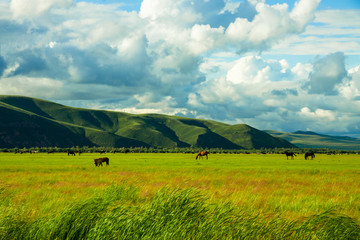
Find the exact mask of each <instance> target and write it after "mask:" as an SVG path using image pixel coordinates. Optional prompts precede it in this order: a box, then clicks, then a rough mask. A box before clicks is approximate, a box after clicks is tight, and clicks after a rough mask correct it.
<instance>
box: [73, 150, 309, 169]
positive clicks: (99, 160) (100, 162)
mask: <svg viewBox="0 0 360 240" xmlns="http://www.w3.org/2000/svg"><path fill="white" fill-rule="evenodd" d="M76 153H78V154H79V156H80V154H81V151H77V152H74V151H68V152H67V154H68V156H75V155H76ZM104 153H105V151H101V152H100V154H104ZM209 154H210V153H209V152H208V151H201V152H199V153H198V154H197V155H196V157H195V159H196V160H197V159H200V158H201V159H203V157H206V159H208V155H209ZM284 154H285V155H286V159H287V160H289V157H290V159H294V156H297V155H296V153H294V152H289V151H285V152H284ZM314 158H315V153H314V152H306V153H305V160H310V159H311V160H312V159H314ZM103 163H106V165H107V166H108V165H109V158H107V157H102V158H96V159H94V164H95V167H100V166H103Z"/></svg>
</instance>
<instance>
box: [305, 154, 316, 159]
mask: <svg viewBox="0 0 360 240" xmlns="http://www.w3.org/2000/svg"><path fill="white" fill-rule="evenodd" d="M310 157H311V160H313V159H314V158H315V153H313V152H307V153H305V160H308V159H309V158H310Z"/></svg>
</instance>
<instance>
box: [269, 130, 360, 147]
mask: <svg viewBox="0 0 360 240" xmlns="http://www.w3.org/2000/svg"><path fill="white" fill-rule="evenodd" d="M265 132H267V133H269V134H271V135H273V136H276V137H281V138H283V139H286V140H287V141H289V142H291V143H292V144H294V145H296V146H297V147H300V148H330V149H343V150H360V139H358V138H351V137H339V136H329V135H323V134H318V133H315V132H310V131H297V132H294V133H287V132H279V131H274V130H265Z"/></svg>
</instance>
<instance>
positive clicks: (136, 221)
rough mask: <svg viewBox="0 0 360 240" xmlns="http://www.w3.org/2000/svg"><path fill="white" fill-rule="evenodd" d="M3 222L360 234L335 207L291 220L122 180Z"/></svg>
mask: <svg viewBox="0 0 360 240" xmlns="http://www.w3.org/2000/svg"><path fill="white" fill-rule="evenodd" d="M144 201H145V202H146V203H145V204H144ZM0 226H1V228H0V239H39V240H41V239H69V240H70V239H74V240H75V239H359V238H360V225H359V222H358V221H356V220H355V219H353V218H350V217H347V216H344V215H338V214H335V213H333V212H331V211H329V212H324V213H322V214H318V215H313V216H310V217H307V218H304V219H299V220H289V219H286V218H282V217H281V215H277V216H267V217H266V216H261V215H257V214H254V213H252V212H248V211H246V210H245V209H242V208H241V207H236V206H234V205H233V204H231V203H226V202H223V203H214V202H211V201H209V200H208V199H207V198H206V197H204V196H203V195H202V194H201V193H200V192H199V191H198V190H194V189H186V190H179V189H175V190H174V189H168V188H163V189H161V190H160V191H158V193H157V194H156V195H155V196H154V197H153V198H151V200H150V201H146V200H145V199H143V198H141V197H140V195H139V194H138V192H137V190H136V189H135V188H133V187H126V186H116V185H112V186H110V187H108V188H106V189H105V190H104V191H103V192H102V193H101V194H100V193H99V194H95V195H94V196H92V197H90V198H88V199H85V200H83V201H80V202H78V203H77V204H75V205H72V206H71V205H69V206H68V207H67V208H65V209H64V210H63V211H62V212H60V213H59V214H56V215H49V216H47V217H43V218H40V219H31V218H26V217H25V216H24V215H21V214H11V215H7V216H2V218H1V219H0Z"/></svg>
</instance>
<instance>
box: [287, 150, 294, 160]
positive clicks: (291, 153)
mask: <svg viewBox="0 0 360 240" xmlns="http://www.w3.org/2000/svg"><path fill="white" fill-rule="evenodd" d="M284 153H285V155H286V159H287V160H289V157H291V159H294V156H296V154H295V153H293V152H288V151H285V152H284Z"/></svg>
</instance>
